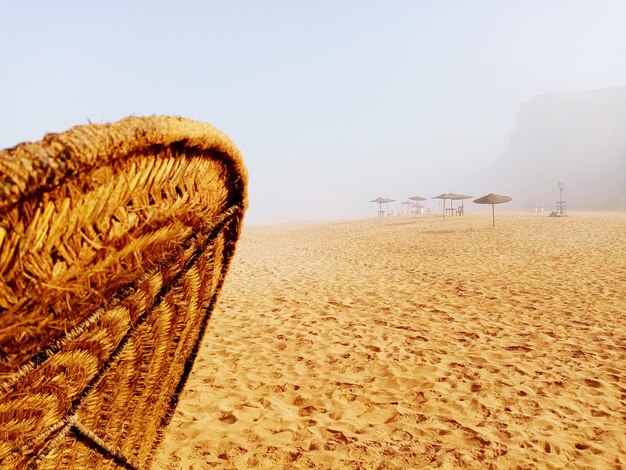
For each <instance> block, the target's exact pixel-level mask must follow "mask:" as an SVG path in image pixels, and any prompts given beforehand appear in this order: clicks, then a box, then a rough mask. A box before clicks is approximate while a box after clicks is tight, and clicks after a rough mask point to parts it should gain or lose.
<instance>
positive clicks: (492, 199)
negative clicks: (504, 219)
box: [474, 193, 511, 227]
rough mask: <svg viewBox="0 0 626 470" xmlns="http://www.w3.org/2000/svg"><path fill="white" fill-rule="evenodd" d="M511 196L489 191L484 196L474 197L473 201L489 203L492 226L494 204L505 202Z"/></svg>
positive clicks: (494, 223)
mask: <svg viewBox="0 0 626 470" xmlns="http://www.w3.org/2000/svg"><path fill="white" fill-rule="evenodd" d="M510 200H511V198H510V197H509V196H502V195H500V194H494V193H489V194H487V195H486V196H483V197H479V198H478V199H474V203H476V204H491V220H492V222H493V226H494V227H495V226H496V214H495V209H494V205H495V204H503V203H505V202H509V201H510Z"/></svg>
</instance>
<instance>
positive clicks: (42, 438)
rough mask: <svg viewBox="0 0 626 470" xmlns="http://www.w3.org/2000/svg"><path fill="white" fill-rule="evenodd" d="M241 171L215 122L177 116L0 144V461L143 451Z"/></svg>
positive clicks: (223, 234)
mask: <svg viewBox="0 0 626 470" xmlns="http://www.w3.org/2000/svg"><path fill="white" fill-rule="evenodd" d="M247 181H248V176H247V171H246V169H245V167H244V164H243V161H242V157H241V154H240V152H239V150H238V149H237V147H235V145H234V144H233V143H232V142H231V141H230V139H229V138H228V137H227V136H226V135H225V134H223V133H222V132H220V131H218V130H217V129H215V128H213V127H212V126H210V125H208V124H204V123H201V122H197V121H191V120H188V119H183V118H178V117H166V116H158V117H157V116H152V117H145V118H140V117H131V118H126V119H123V120H121V121H119V122H116V123H113V124H103V125H89V126H80V127H75V128H73V129H71V130H69V131H67V132H63V133H60V134H49V135H47V136H46V137H45V138H44V139H43V140H42V141H40V142H36V143H24V144H19V145H17V146H15V147H13V148H11V149H8V150H0V409H1V410H2V412H0V467H2V468H96V467H97V468H113V467H119V468H149V467H150V462H151V461H152V460H153V457H154V455H155V453H156V450H157V446H158V444H159V441H160V440H161V437H162V435H163V430H164V428H165V426H166V425H167V424H168V422H169V421H170V419H171V417H172V416H173V414H174V409H175V407H176V403H177V402H178V397H179V396H180V393H181V391H182V389H183V387H184V385H185V382H186V380H187V378H188V377H189V371H190V370H191V366H192V364H193V362H194V359H195V358H196V355H197V352H198V349H199V347H200V345H201V344H202V337H203V335H204V332H205V331H206V328H207V322H208V321H209V317H210V315H211V311H212V310H213V308H214V305H215V302H216V299H217V296H218V294H219V292H220V289H221V286H222V281H223V278H224V276H225V275H226V273H227V271H228V266H229V264H230V260H231V257H232V255H233V253H234V249H235V244H236V242H237V239H238V237H239V233H240V230H241V226H242V219H243V214H244V212H245V209H246V206H247V196H246V193H247V189H246V188H247ZM155 221H156V222H155Z"/></svg>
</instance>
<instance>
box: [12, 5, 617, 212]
mask: <svg viewBox="0 0 626 470" xmlns="http://www.w3.org/2000/svg"><path fill="white" fill-rule="evenodd" d="M625 19H626V2H624V1H622V0H619V1H591V0H589V1H584V2H583V1H524V2H522V1H515V2H514V1H511V2H506V1H495V0H494V1H460V0H459V1H417V0H414V1H399V0H398V1H391V0H389V1H366V0H353V1H347V0H342V1H308V2H305V1H287V0H285V1H252V0H249V1H228V2H226V1H222V2H209V1H196V2H191V1H176V2H174V1H171V2H163V1H121V0H119V1H108V2H86V1H74V2H69V1H54V2H52V1H43V0H42V1H37V2H35V1H11V0H0V110H1V112H0V147H1V148H5V147H10V146H12V145H15V144H16V143H18V142H21V141H25V140H39V139H40V138H41V137H43V135H44V134H45V133H46V132H51V131H53V132H57V131H63V130H66V129H67V128H69V127H71V126H73V125H76V124H84V123H87V120H88V119H89V120H91V121H92V122H109V121H115V120H117V119H120V118H122V117H125V116H127V115H130V114H134V115H146V114H176V115H182V116H185V117H190V118H194V119H199V120H202V121H206V122H210V123H212V124H214V125H215V126H217V127H219V128H221V129H222V130H224V131H225V132H226V133H227V134H229V135H230V137H231V138H232V139H233V140H234V141H235V143H236V144H237V145H238V146H239V147H240V148H241V150H242V152H243V154H244V157H245V160H246V164H247V166H248V169H249V172H250V202H251V205H250V210H249V213H248V218H247V222H248V223H272V222H279V221H288V220H294V219H320V218H353V217H364V216H373V215H375V213H376V212H375V211H376V208H375V207H374V205H373V204H371V203H369V202H368V201H369V200H370V199H374V198H375V197H377V196H386V197H392V198H394V199H398V201H402V200H405V199H406V198H407V197H408V196H412V195H415V194H419V195H423V196H427V197H430V196H434V195H436V194H438V193H441V192H448V191H453V192H465V193H468V194H475V195H482V194H484V193H487V192H490V191H491V188H489V187H485V186H484V185H483V184H481V180H480V178H479V175H480V174H481V172H482V171H483V170H484V169H485V168H487V167H488V166H489V165H490V164H491V163H492V162H493V161H494V160H495V159H496V158H497V157H498V156H499V155H500V153H501V152H502V150H503V149H504V146H505V144H506V142H507V139H508V136H509V133H510V131H511V130H512V128H513V126H514V122H515V113H516V112H517V109H518V107H519V104H520V103H521V102H522V101H525V100H527V99H529V98H531V97H532V96H535V95H537V94H541V93H544V92H548V91H555V90H565V89H590V88H600V87H605V86H616V85H626V23H625V21H626V20H625ZM471 180H473V182H471V183H468V181H471ZM433 207H436V204H434V203H433Z"/></svg>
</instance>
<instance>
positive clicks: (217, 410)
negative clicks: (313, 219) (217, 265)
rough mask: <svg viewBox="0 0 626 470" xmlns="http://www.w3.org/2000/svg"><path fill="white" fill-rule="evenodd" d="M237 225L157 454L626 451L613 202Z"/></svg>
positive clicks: (393, 457)
mask: <svg viewBox="0 0 626 470" xmlns="http://www.w3.org/2000/svg"><path fill="white" fill-rule="evenodd" d="M496 212H497V214H496V227H495V229H493V228H492V227H491V214H487V213H485V214H468V215H466V216H464V217H454V218H447V219H446V220H445V222H444V221H442V220H441V217H440V216H435V215H418V216H412V217H389V218H385V219H382V220H375V219H372V220H365V221H354V222H343V223H316V224H304V223H298V224H284V225H276V226H263V227H261V226H258V227H247V228H246V229H245V230H244V233H243V236H242V239H241V240H240V243H239V245H238V249H237V253H236V256H235V260H234V263H233V265H232V267H231V270H230V272H229V275H228V278H227V280H226V283H225V285H224V289H223V291H222V294H221V296H220V299H219V302H218V304H217V308H216V310H215V312H214V314H213V317H212V319H211V321H210V323H209V328H208V331H207V334H206V336H205V339H204V342H203V346H202V349H201V351H200V353H199V357H198V358H197V360H196V363H195V366H194V370H193V373H192V375H191V377H190V379H189V381H188V383H187V387H186V389H185V391H184V392H183V394H182V396H181V400H180V403H179V406H178V408H177V411H176V414H175V416H174V418H173V419H172V421H171V423H170V425H169V427H168V429H167V433H166V435H165V438H164V440H163V442H162V445H161V447H160V450H159V453H158V455H157V457H156V460H155V461H154V463H153V468H158V469H179V468H195V469H203V468H264V469H274V468H325V469H330V468H333V469H335V468H351V469H357V468H363V469H369V468H392V469H396V468H397V469H408V468H431V467H437V468H585V469H600V468H612V469H622V468H625V467H626V437H625V436H626V214H608V213H602V214H601V213H598V214H592V213H584V214H583V213H571V214H570V216H569V217H563V218H550V217H548V216H547V215H546V214H530V213H528V214H526V213H505V212H498V211H496Z"/></svg>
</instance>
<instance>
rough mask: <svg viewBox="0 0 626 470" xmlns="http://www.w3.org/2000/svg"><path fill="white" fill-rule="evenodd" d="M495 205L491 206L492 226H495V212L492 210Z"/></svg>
mask: <svg viewBox="0 0 626 470" xmlns="http://www.w3.org/2000/svg"><path fill="white" fill-rule="evenodd" d="M494 207H495V204H491V222H492V223H493V226H494V227H495V226H496V210H495V209H494Z"/></svg>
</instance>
